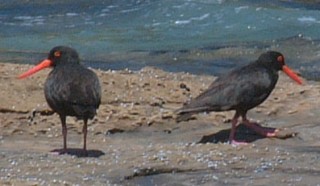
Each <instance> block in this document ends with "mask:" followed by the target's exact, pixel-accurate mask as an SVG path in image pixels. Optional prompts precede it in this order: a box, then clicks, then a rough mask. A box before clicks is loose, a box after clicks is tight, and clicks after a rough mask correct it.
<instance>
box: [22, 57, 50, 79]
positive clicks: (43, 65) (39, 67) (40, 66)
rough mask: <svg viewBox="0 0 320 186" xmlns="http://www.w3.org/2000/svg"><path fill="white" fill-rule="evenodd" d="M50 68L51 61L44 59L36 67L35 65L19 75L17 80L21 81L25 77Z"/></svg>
mask: <svg viewBox="0 0 320 186" xmlns="http://www.w3.org/2000/svg"><path fill="white" fill-rule="evenodd" d="M50 66H52V61H51V60H49V59H45V60H43V61H41V62H40V63H39V64H38V65H36V66H35V67H33V68H31V69H30V70H28V71H27V72H25V73H23V74H21V75H20V76H19V77H18V78H19V79H23V78H25V77H28V76H30V75H32V74H34V73H36V72H38V71H40V70H42V69H44V68H48V67H50Z"/></svg>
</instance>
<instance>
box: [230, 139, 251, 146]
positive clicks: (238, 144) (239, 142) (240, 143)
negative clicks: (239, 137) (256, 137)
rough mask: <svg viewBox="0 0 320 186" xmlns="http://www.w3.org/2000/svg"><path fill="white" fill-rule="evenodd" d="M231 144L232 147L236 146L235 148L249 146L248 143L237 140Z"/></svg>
mask: <svg viewBox="0 0 320 186" xmlns="http://www.w3.org/2000/svg"><path fill="white" fill-rule="evenodd" d="M230 144H231V145H235V146H240V145H248V143H247V142H242V141H236V140H231V141H230Z"/></svg>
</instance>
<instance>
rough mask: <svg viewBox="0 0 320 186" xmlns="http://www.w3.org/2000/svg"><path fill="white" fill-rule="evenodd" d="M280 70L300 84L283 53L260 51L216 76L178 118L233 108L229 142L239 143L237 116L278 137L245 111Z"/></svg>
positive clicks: (270, 85)
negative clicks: (254, 58) (256, 56)
mask: <svg viewBox="0 0 320 186" xmlns="http://www.w3.org/2000/svg"><path fill="white" fill-rule="evenodd" d="M279 70H282V71H283V72H285V73H286V74H287V75H288V76H289V77H291V78H292V79H293V80H294V81H296V82H297V83H298V84H302V81H301V80H300V79H299V77H298V76H297V75H296V74H295V73H294V72H293V71H292V70H291V69H290V68H289V67H288V66H286V64H285V62H284V56H283V55H282V54H281V53H279V52H275V51H269V52H266V53H263V54H262V55H261V56H260V57H259V58H258V60H256V61H254V62H252V63H250V64H248V65H246V66H244V67H242V68H238V69H235V70H233V71H231V72H229V73H227V74H225V75H223V76H221V77H219V78H217V79H216V80H215V81H214V82H213V83H212V84H211V85H210V87H209V88H208V89H207V90H205V91H204V92H203V93H201V94H200V95H199V96H198V97H196V98H195V99H193V100H191V101H190V102H189V103H187V104H186V105H184V106H183V107H182V108H180V109H178V110H177V111H176V112H177V114H178V117H177V121H181V120H183V119H184V118H186V117H187V116H190V115H192V114H195V113H199V112H211V111H216V112H218V111H228V110H235V111H236V112H235V115H234V117H233V119H232V128H231V132H230V136H229V142H230V143H232V144H242V142H237V141H235V140H234V136H235V131H236V126H237V124H238V118H239V117H240V116H241V117H242V122H243V124H245V125H246V126H247V127H249V128H251V129H253V130H254V131H255V132H257V133H258V134H260V135H263V136H265V137H277V132H279V130H278V129H270V128H264V127H262V126H260V125H258V124H257V123H254V122H250V121H249V120H248V119H247V117H246V114H247V111H248V110H250V109H252V108H254V107H256V106H258V105H259V104H261V103H262V102H263V101H264V100H266V99H267V97H268V96H269V95H270V93H271V92H272V90H273V89H274V87H275V85H276V83H277V81H278V78H279V74H278V71H279Z"/></svg>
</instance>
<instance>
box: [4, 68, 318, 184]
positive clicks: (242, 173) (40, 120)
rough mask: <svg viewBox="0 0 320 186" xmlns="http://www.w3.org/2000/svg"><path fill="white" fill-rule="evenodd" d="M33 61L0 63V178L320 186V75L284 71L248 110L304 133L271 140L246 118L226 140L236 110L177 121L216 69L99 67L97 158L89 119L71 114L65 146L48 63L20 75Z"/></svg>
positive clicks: (94, 125) (93, 124)
mask: <svg viewBox="0 0 320 186" xmlns="http://www.w3.org/2000/svg"><path fill="white" fill-rule="evenodd" d="M30 67H31V66H30V65H20V64H8V63H0V86H1V87H0V96H1V97H0V99H1V104H0V149H1V150H0V157H1V161H0V185H108V184H115V185H269V184H270V185H271V184H277V185H317V184H319V183H320V180H319V176H318V175H319V173H320V164H319V158H320V155H319V149H320V148H319V146H320V142H319V138H320V135H319V131H320V125H319V117H318V116H319V113H320V109H319V107H320V103H319V102H320V101H319V94H320V84H319V83H318V82H313V81H307V80H304V84H303V85H298V84H296V83H295V82H293V81H292V80H291V79H289V78H288V77H286V76H285V75H283V74H282V73H281V72H280V79H279V81H278V84H277V86H276V88H275V90H274V91H273V93H272V94H271V96H270V97H269V98H268V99H267V101H265V102H264V103H263V104H262V105H260V106H258V107H257V108H255V109H253V110H251V111H249V114H248V116H249V117H250V118H251V119H253V120H256V121H259V122H260V123H261V124H262V125H263V126H268V127H276V128H282V129H284V130H283V132H284V133H285V132H292V131H293V132H297V135H296V136H294V137H292V138H287V139H267V138H263V137H261V136H258V135H256V134H254V133H253V132H252V131H249V130H248V129H246V128H244V127H241V126H240V128H239V130H238V133H237V139H240V140H246V141H248V142H249V144H248V145H245V146H232V145H229V144H227V143H226V141H227V139H228V135H229V132H230V127H231V124H230V119H231V117H232V116H233V114H234V112H219V113H210V114H199V115H195V116H194V118H193V119H192V120H190V121H187V122H181V123H176V122H175V119H174V118H175V115H174V113H173V111H174V110H175V109H177V108H179V107H181V106H182V104H183V103H184V102H186V101H187V100H189V99H190V98H192V97H195V96H197V95H198V94H199V93H200V92H201V91H203V90H204V89H206V88H207V87H208V86H209V85H210V83H211V82H212V81H213V80H214V79H215V77H212V76H201V75H192V74H188V73H170V72H165V71H163V70H160V69H155V68H151V67H145V68H143V69H142V70H140V71H129V70H122V71H101V70H94V71H95V72H96V73H97V75H98V77H99V79H100V83H101V85H102V92H103V95H102V103H101V106H100V108H99V110H98V114H97V116H96V117H95V118H94V119H93V120H91V121H90V122H89V126H88V142H87V146H88V150H89V157H78V156H77V152H78V151H79V150H81V148H82V138H83V135H82V133H81V130H82V124H83V123H82V121H77V120H76V119H75V118H72V117H69V118H67V123H68V125H67V126H68V137H69V138H68V147H69V148H70V149H69V153H68V154H66V155H53V154H52V153H51V151H53V150H55V149H61V148H62V134H61V124H60V121H59V117H58V115H56V114H54V113H52V112H51V111H50V109H49V107H48V106H47V103H46V101H45V98H44V93H43V84H44V81H45V79H46V76H47V74H48V73H49V71H50V70H49V69H48V70H43V71H41V72H39V73H37V74H36V75H33V76H32V77H30V78H27V79H24V80H19V79H17V78H16V77H17V75H19V74H20V73H22V72H24V71H26V70H27V69H29V68H30Z"/></svg>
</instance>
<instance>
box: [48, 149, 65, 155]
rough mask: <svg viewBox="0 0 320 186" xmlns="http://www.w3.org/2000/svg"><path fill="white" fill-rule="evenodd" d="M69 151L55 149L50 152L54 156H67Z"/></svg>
mask: <svg viewBox="0 0 320 186" xmlns="http://www.w3.org/2000/svg"><path fill="white" fill-rule="evenodd" d="M67 153H68V152H67V150H66V149H54V150H52V151H50V154H52V155H56V156H57V155H62V154H67Z"/></svg>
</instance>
